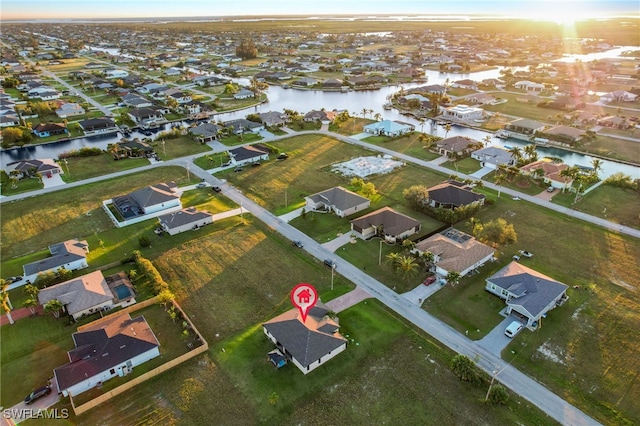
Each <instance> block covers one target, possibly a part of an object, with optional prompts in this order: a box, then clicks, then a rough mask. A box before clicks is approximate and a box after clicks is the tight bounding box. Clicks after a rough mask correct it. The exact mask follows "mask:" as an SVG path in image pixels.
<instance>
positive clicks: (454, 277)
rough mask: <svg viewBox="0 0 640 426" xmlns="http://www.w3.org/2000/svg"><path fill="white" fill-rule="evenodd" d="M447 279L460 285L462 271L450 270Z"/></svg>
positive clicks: (453, 283) (452, 283) (450, 282)
mask: <svg viewBox="0 0 640 426" xmlns="http://www.w3.org/2000/svg"><path fill="white" fill-rule="evenodd" d="M445 279H446V280H447V282H448V283H449V284H451V285H454V286H455V285H458V283H459V282H460V273H459V272H456V271H449V272H448V273H447V276H446V277H445Z"/></svg>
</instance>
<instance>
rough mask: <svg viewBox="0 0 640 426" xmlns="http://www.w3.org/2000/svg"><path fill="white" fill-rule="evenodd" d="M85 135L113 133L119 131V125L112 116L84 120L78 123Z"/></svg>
mask: <svg viewBox="0 0 640 426" xmlns="http://www.w3.org/2000/svg"><path fill="white" fill-rule="evenodd" d="M78 124H79V125H80V128H81V129H82V131H83V132H84V134H85V135H95V134H100V133H111V132H117V131H118V125H117V124H116V122H115V121H113V119H112V118H109V117H100V118H90V119H88V120H82V121H80V122H79V123H78Z"/></svg>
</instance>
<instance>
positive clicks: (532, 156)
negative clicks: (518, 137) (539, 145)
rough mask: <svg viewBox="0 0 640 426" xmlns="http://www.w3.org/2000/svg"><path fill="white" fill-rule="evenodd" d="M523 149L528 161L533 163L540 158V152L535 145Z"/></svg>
mask: <svg viewBox="0 0 640 426" xmlns="http://www.w3.org/2000/svg"><path fill="white" fill-rule="evenodd" d="M522 151H523V152H524V154H525V155H526V156H527V162H529V163H533V162H534V161H537V160H538V152H537V151H536V146H535V145H527V146H525V147H524V148H522Z"/></svg>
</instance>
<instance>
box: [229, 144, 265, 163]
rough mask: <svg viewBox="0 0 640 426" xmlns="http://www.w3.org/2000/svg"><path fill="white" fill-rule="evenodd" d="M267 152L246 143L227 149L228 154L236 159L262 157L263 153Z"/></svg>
mask: <svg viewBox="0 0 640 426" xmlns="http://www.w3.org/2000/svg"><path fill="white" fill-rule="evenodd" d="M265 154H268V152H267V151H263V150H261V149H260V148H256V147H255V146H251V145H247V146H241V147H239V148H236V149H232V150H230V151H229V155H231V156H232V157H233V158H234V159H235V160H236V161H243V160H249V159H251V158H257V157H262V156H263V155H265Z"/></svg>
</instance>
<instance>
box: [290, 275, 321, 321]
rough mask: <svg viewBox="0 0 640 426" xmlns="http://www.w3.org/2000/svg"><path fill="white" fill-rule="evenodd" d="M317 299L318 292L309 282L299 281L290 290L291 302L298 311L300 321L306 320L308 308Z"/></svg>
mask: <svg viewBox="0 0 640 426" xmlns="http://www.w3.org/2000/svg"><path fill="white" fill-rule="evenodd" d="M317 301H318V292H317V291H316V289H315V287H314V286H312V285H311V284H306V283H301V284H298V285H297V286H295V287H294V288H293V290H291V303H293V306H295V307H296V308H298V311H300V315H302V322H305V321H306V320H307V314H308V313H309V310H311V308H313V307H314V306H315V304H316V302H317Z"/></svg>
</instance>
